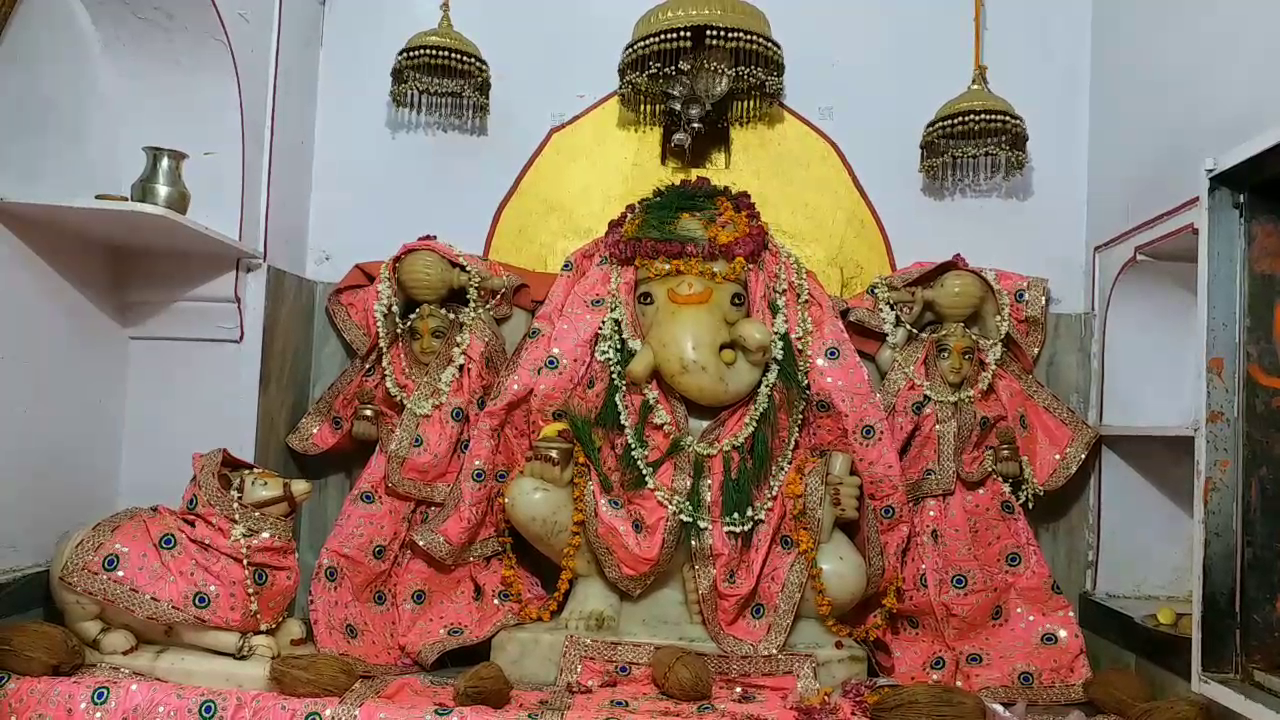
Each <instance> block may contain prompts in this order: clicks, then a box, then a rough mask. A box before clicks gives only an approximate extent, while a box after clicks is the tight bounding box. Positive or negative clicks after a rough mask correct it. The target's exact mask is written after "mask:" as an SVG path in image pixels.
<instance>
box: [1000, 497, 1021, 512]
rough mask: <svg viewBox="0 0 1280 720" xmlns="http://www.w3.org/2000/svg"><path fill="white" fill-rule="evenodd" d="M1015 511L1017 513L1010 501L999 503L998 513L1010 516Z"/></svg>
mask: <svg viewBox="0 0 1280 720" xmlns="http://www.w3.org/2000/svg"><path fill="white" fill-rule="evenodd" d="M1017 511H1018V508H1016V507H1014V505H1013V501H1011V500H1001V501H1000V512H1002V513H1004V514H1005V515H1012V514H1014V513H1015V512H1017Z"/></svg>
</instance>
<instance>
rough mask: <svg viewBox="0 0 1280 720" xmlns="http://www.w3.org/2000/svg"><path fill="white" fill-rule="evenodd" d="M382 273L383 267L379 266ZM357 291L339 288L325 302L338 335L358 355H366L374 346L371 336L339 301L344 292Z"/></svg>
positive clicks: (374, 282) (375, 280) (375, 279)
mask: <svg viewBox="0 0 1280 720" xmlns="http://www.w3.org/2000/svg"><path fill="white" fill-rule="evenodd" d="M378 270H379V271H381V270H382V267H381V266H379V267H378ZM377 282H378V280H377V278H376V277H375V278H374V281H373V284H374V285H376V284H377ZM355 290H356V289H355V288H352V289H343V288H338V289H335V290H334V291H333V292H331V293H329V299H328V300H326V301H325V308H326V309H327V310H328V311H329V319H330V320H332V321H333V325H334V327H336V328H338V334H339V335H341V336H342V339H343V340H346V341H347V345H349V346H350V347H351V349H352V350H355V352H356V355H365V354H367V353H368V352H369V347H370V346H371V345H372V344H373V341H372V340H370V338H369V336H368V335H367V334H366V333H365V331H364V328H363V327H361V326H360V323H358V322H356V321H355V320H354V319H352V317H351V314H350V313H349V312H347V306H346V305H343V304H342V302H341V301H339V300H338V296H339V295H340V294H341V293H343V292H354V291H355Z"/></svg>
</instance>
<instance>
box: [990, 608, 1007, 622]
mask: <svg viewBox="0 0 1280 720" xmlns="http://www.w3.org/2000/svg"><path fill="white" fill-rule="evenodd" d="M1002 617H1004V606H1003V605H997V606H996V607H995V609H994V610H992V611H991V621H992V622H1000V618H1002Z"/></svg>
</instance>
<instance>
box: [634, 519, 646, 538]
mask: <svg viewBox="0 0 1280 720" xmlns="http://www.w3.org/2000/svg"><path fill="white" fill-rule="evenodd" d="M631 532H633V533H635V534H637V535H640V534H642V533H643V532H644V523H642V522H640V521H639V520H632V521H631Z"/></svg>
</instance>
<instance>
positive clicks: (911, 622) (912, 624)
mask: <svg viewBox="0 0 1280 720" xmlns="http://www.w3.org/2000/svg"><path fill="white" fill-rule="evenodd" d="M907 627H909V628H911V629H912V630H919V629H920V621H919V620H917V619H916V618H913V617H911V616H910V615H908V616H907Z"/></svg>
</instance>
